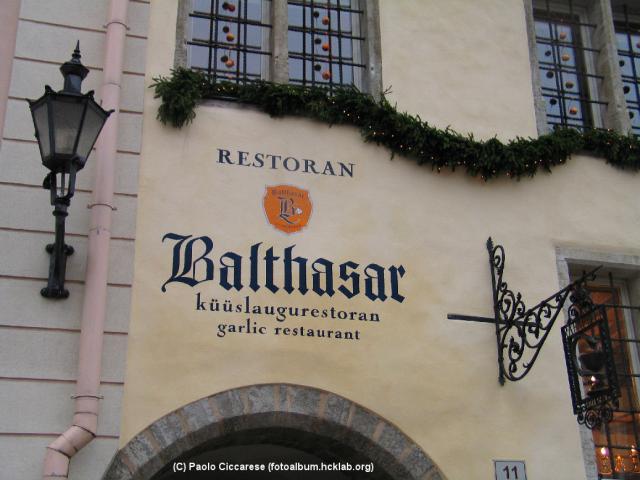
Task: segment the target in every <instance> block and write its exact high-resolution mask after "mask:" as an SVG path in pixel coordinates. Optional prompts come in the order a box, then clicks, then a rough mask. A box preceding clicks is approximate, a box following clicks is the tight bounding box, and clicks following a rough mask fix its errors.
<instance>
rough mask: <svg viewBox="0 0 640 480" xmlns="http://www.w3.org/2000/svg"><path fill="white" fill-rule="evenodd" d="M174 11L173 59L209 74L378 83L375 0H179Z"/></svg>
mask: <svg viewBox="0 0 640 480" xmlns="http://www.w3.org/2000/svg"><path fill="white" fill-rule="evenodd" d="M180 10H181V15H179V19H178V27H179V28H178V37H179V38H178V39H177V40H178V42H177V44H178V49H177V51H176V64H178V65H181V66H188V67H190V68H192V69H195V70H198V71H201V72H203V73H205V74H206V75H207V76H208V77H209V78H210V79H211V80H212V81H215V82H222V81H230V82H234V83H240V84H243V83H247V82H252V81H256V80H273V81H278V82H289V83H293V84H299V85H313V86H324V87H328V88H329V89H332V88H334V87H335V86H344V85H350V86H355V87H356V88H358V89H360V90H363V91H367V92H369V93H373V94H376V93H377V92H379V90H380V87H379V85H378V83H380V75H379V64H380V62H379V26H378V18H377V16H378V15H377V12H378V8H377V0H368V1H364V0H226V1H223V0H181V6H180ZM180 37H182V41H181V38H180ZM181 50H182V51H181ZM282 58H286V61H284V62H283V61H281V60H280V59H282Z"/></svg>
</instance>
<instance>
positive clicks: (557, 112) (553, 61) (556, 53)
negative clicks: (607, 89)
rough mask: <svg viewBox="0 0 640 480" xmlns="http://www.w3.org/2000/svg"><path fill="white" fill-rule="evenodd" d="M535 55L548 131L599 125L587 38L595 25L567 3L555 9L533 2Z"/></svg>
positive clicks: (593, 76) (597, 76) (590, 50)
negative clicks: (557, 128)
mask: <svg viewBox="0 0 640 480" xmlns="http://www.w3.org/2000/svg"><path fill="white" fill-rule="evenodd" d="M534 19H535V33H536V38H535V41H536V53H537V60H538V65H539V73H540V88H541V92H542V97H543V99H544V103H545V111H546V119H547V123H548V125H549V127H550V128H555V127H557V126H562V127H573V128H577V129H581V130H582V129H585V128H593V127H595V126H600V121H599V118H598V108H599V105H601V104H605V103H604V102H602V101H600V100H598V98H597V89H596V82H597V81H598V80H599V79H601V77H600V76H599V75H596V74H595V73H594V70H593V58H592V56H593V54H594V53H597V52H598V51H597V50H596V49H594V48H591V47H590V46H589V45H590V44H589V43H588V39H589V38H590V37H591V34H592V31H593V29H594V28H595V25H594V24H592V23H588V22H587V21H586V19H585V17H584V15H583V14H582V12H580V11H579V10H578V9H576V8H575V7H574V4H573V2H572V1H569V2H568V4H567V5H566V8H559V7H558V6H556V5H554V6H552V4H551V3H550V2H549V1H544V2H538V3H536V8H535V10H534Z"/></svg>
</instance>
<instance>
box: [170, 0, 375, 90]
mask: <svg viewBox="0 0 640 480" xmlns="http://www.w3.org/2000/svg"><path fill="white" fill-rule="evenodd" d="M270 1H271V8H270V13H271V35H270V43H271V45H270V47H271V60H270V63H269V68H268V72H269V78H268V79H267V80H270V81H272V82H275V83H289V61H288V60H289V59H288V44H287V36H288V3H287V0H270ZM378 2H379V0H366V1H365V2H363V9H364V21H363V22H362V24H361V29H362V34H363V35H364V37H365V40H364V42H363V45H362V59H363V61H364V63H365V64H366V65H367V67H366V69H365V72H364V73H363V75H362V91H364V92H366V93H369V94H371V95H373V96H374V97H375V98H380V96H381V95H382V55H381V42H380V6H379V3H378ZM190 8H191V0H179V2H178V20H177V25H176V49H175V54H174V68H177V67H185V68H186V67H187V66H188V65H187V41H188V35H189V28H188V21H189V10H190Z"/></svg>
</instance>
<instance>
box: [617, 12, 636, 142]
mask: <svg viewBox="0 0 640 480" xmlns="http://www.w3.org/2000/svg"><path fill="white" fill-rule="evenodd" d="M614 14H615V16H616V17H615V31H616V41H617V48H618V57H619V65H620V71H621V75H622V85H623V87H622V89H623V93H624V98H625V100H626V103H627V110H628V114H629V120H630V122H631V129H632V131H633V133H634V134H635V135H640V9H639V8H636V9H632V8H631V7H630V6H629V5H627V4H622V5H620V6H618V7H616V8H614Z"/></svg>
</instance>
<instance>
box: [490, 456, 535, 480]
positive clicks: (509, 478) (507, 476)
mask: <svg viewBox="0 0 640 480" xmlns="http://www.w3.org/2000/svg"><path fill="white" fill-rule="evenodd" d="M493 465H494V467H495V470H496V480H527V471H526V470H525V467H524V461H523V460H494V461H493Z"/></svg>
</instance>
